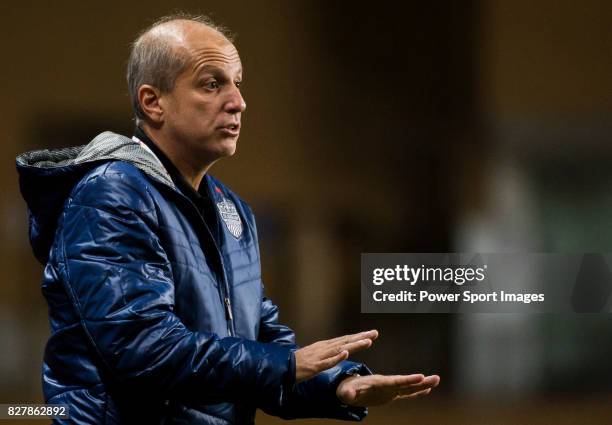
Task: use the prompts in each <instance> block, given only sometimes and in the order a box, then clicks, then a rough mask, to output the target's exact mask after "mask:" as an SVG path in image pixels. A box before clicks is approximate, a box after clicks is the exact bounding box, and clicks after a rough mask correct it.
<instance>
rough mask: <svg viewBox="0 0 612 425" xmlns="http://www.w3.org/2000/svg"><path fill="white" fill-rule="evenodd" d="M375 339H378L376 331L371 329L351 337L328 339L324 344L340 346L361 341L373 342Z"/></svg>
mask: <svg viewBox="0 0 612 425" xmlns="http://www.w3.org/2000/svg"><path fill="white" fill-rule="evenodd" d="M376 338H378V331H377V330H376V329H372V330H371V331H365V332H359V333H356V334H352V335H343V336H339V337H336V338H332V339H328V340H327V341H325V342H328V343H330V344H331V345H342V344H349V343H351V342H355V341H359V340H362V339H371V340H372V341H373V340H375V339H376Z"/></svg>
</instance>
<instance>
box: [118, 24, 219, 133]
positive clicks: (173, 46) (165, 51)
mask: <svg viewBox="0 0 612 425" xmlns="http://www.w3.org/2000/svg"><path fill="white" fill-rule="evenodd" d="M202 38H205V39H207V40H210V42H212V43H214V44H219V45H223V44H228V45H231V35H230V34H229V32H228V31H227V30H226V29H225V28H223V27H221V26H218V25H216V24H214V23H213V22H212V21H211V20H210V19H209V18H208V17H206V16H200V15H197V16H196V15H185V14H181V15H172V16H166V17H163V18H161V19H160V20H158V21H157V22H155V23H154V24H153V25H151V26H150V27H149V28H147V29H146V30H144V31H143V32H142V33H141V34H140V36H139V37H138V38H137V39H136V41H134V43H133V44H132V49H131V52H130V57H129V60H128V66H127V82H128V89H129V93H130V99H131V102H132V107H133V109H134V114H135V116H136V122H137V123H139V121H141V120H143V119H145V118H146V116H145V114H144V111H143V109H142V107H141V105H140V103H139V100H138V89H139V88H140V87H141V86H142V85H143V84H148V85H151V86H153V87H156V88H157V89H159V90H160V91H161V92H162V93H166V92H169V91H171V90H172V88H173V86H174V83H175V81H176V78H177V77H178V76H179V75H180V74H181V73H182V72H183V71H184V70H185V68H186V66H187V65H188V64H189V59H190V51H191V50H192V46H193V44H194V41H195V40H197V39H200V40H201V39H202Z"/></svg>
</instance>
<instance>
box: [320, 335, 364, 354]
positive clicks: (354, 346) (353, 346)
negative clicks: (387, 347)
mask: <svg viewBox="0 0 612 425" xmlns="http://www.w3.org/2000/svg"><path fill="white" fill-rule="evenodd" d="M371 346H372V340H371V339H361V340H359V341H355V342H350V343H348V344H344V345H341V346H339V347H332V348H330V349H329V350H328V351H327V353H326V356H325V357H330V356H333V355H336V354H337V353H339V352H341V351H348V352H349V354H353V353H356V352H357V351H361V350H365V349H366V348H370V347H371Z"/></svg>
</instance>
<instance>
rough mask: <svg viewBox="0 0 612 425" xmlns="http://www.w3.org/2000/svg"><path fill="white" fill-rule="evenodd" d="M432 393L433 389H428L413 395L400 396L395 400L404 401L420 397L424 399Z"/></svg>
mask: <svg viewBox="0 0 612 425" xmlns="http://www.w3.org/2000/svg"><path fill="white" fill-rule="evenodd" d="M430 393H431V388H427V389H426V390H423V391H418V392H416V393H413V394H406V395H399V396H397V397H396V398H395V399H396V400H403V399H408V398H419V397H424V396H426V395H429V394H430Z"/></svg>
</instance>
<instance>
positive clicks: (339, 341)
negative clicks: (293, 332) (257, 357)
mask: <svg viewBox="0 0 612 425" xmlns="http://www.w3.org/2000/svg"><path fill="white" fill-rule="evenodd" d="M376 338H378V331H377V330H371V331H367V332H360V333H357V334H353V335H345V336H340V337H338V338H333V339H327V340H324V341H317V342H315V343H314V344H310V345H307V346H306V347H303V348H300V349H299V350H297V351H296V352H295V369H296V371H295V377H296V381H297V382H301V381H305V380H307V379H310V378H312V377H313V376H315V375H316V374H318V373H319V372H323V371H324V370H326V369H329V368H331V367H334V366H335V365H337V364H338V363H340V362H341V361H343V360H346V359H347V358H348V356H349V355H350V354H352V353H355V352H357V351H360V350H363V349H365V348H368V347H370V346H371V345H372V342H373V341H374V340H375V339H376Z"/></svg>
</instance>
